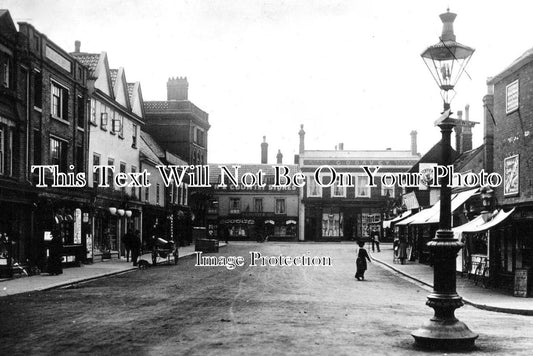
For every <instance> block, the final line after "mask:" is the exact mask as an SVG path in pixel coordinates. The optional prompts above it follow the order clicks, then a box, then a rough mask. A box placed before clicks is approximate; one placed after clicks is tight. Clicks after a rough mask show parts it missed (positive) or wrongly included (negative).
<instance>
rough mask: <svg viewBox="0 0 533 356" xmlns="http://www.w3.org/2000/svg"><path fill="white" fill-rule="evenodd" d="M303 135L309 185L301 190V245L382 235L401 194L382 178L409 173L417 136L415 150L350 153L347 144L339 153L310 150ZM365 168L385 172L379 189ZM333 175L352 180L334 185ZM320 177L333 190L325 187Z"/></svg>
mask: <svg viewBox="0 0 533 356" xmlns="http://www.w3.org/2000/svg"><path fill="white" fill-rule="evenodd" d="M299 135H300V153H299V156H298V160H299V167H300V170H301V171H302V173H303V174H304V175H305V177H306V185H305V187H304V188H302V189H300V200H301V204H300V211H299V228H300V234H299V238H300V240H304V241H341V240H364V239H369V238H370V236H371V234H372V232H373V231H377V232H378V233H379V234H380V236H383V231H382V221H383V220H384V218H385V217H386V214H387V212H388V208H389V206H390V202H391V200H393V199H395V198H397V197H399V196H400V190H399V189H398V188H397V187H387V186H385V185H382V184H381V179H379V177H381V175H382V174H383V173H400V172H407V171H408V170H409V169H410V168H411V167H412V166H413V164H415V163H416V162H417V161H418V159H419V158H420V157H419V155H418V153H417V152H416V136H415V141H414V142H413V140H412V142H411V143H412V147H411V150H406V151H398V150H391V149H386V150H374V151H372V150H366V151H363V150H361V151H347V150H344V147H343V146H344V145H343V144H342V143H341V144H339V145H338V146H337V147H336V148H337V149H336V150H306V149H305V148H304V147H305V143H304V138H305V132H304V131H303V125H302V129H301V130H300V132H299ZM363 166H368V167H372V170H373V169H374V168H373V167H376V166H379V167H380V168H379V171H378V172H377V174H376V175H375V176H376V177H377V179H376V182H375V183H376V186H374V187H370V181H369V177H368V175H367V174H366V173H365V171H364V170H363ZM321 167H323V168H322V169H321ZM317 170H319V173H318V176H315V174H316V172H317ZM332 170H334V171H335V172H336V173H343V174H345V175H346V176H349V177H350V179H349V181H345V182H344V185H345V186H344V187H343V186H342V184H340V181H339V180H338V179H337V180H335V181H333V182H331V178H332V174H331V172H332ZM316 178H319V179H321V181H322V182H323V183H325V184H326V185H329V184H330V183H331V185H330V186H325V187H321V186H319V185H318V184H317V179H316Z"/></svg>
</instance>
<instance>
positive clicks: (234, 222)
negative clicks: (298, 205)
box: [217, 214, 298, 241]
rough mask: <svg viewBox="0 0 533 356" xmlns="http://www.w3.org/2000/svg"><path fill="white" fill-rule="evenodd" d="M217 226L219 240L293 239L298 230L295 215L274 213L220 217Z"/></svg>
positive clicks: (295, 237)
mask: <svg viewBox="0 0 533 356" xmlns="http://www.w3.org/2000/svg"><path fill="white" fill-rule="evenodd" d="M217 227H218V231H217V236H218V238H219V239H220V240H245V241H246V240H247V241H258V240H263V239H267V240H269V241H295V240H296V239H297V232H298V222H297V217H287V216H283V217H279V216H276V215H274V214H263V215H260V216H253V215H252V214H249V215H242V216H231V217H221V218H219V220H218V223H217Z"/></svg>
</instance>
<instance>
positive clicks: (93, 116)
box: [90, 99, 97, 125]
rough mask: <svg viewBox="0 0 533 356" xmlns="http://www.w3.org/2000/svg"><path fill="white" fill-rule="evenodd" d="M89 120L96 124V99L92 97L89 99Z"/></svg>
mask: <svg viewBox="0 0 533 356" xmlns="http://www.w3.org/2000/svg"><path fill="white" fill-rule="evenodd" d="M90 122H91V124H93V125H97V123H96V101H95V100H94V99H91V118H90Z"/></svg>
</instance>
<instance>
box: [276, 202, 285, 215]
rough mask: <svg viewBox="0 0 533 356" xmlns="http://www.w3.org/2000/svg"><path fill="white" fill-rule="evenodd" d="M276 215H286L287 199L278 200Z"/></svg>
mask: <svg viewBox="0 0 533 356" xmlns="http://www.w3.org/2000/svg"><path fill="white" fill-rule="evenodd" d="M275 212H276V214H286V213H287V212H286V210H285V199H276V211H275Z"/></svg>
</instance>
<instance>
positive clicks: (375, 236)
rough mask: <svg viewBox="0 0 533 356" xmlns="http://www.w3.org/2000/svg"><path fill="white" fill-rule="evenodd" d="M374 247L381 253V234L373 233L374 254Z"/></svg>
mask: <svg viewBox="0 0 533 356" xmlns="http://www.w3.org/2000/svg"><path fill="white" fill-rule="evenodd" d="M374 245H376V249H377V250H378V252H381V250H380V249H379V232H377V231H373V232H372V252H374Z"/></svg>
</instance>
